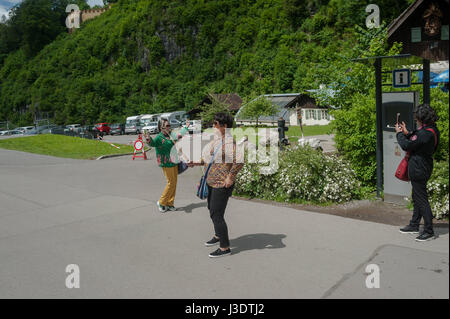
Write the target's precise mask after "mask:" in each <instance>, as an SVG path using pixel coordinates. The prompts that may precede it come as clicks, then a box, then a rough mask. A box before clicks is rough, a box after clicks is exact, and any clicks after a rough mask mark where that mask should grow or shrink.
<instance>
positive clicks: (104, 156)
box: [95, 148, 151, 161]
mask: <svg viewBox="0 0 450 319" xmlns="http://www.w3.org/2000/svg"><path fill="white" fill-rule="evenodd" d="M150 150H151V148H149V149H148V150H146V151H145V153H147V152H148V151H150ZM133 154H134V153H126V154H111V155H102V156H100V157H97V158H96V159H95V160H96V161H98V160H102V159H105V158H112V157H119V156H128V155H133Z"/></svg>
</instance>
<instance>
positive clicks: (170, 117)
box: [161, 111, 188, 122]
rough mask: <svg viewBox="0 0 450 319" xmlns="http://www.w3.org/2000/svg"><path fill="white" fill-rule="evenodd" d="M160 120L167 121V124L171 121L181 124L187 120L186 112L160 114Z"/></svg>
mask: <svg viewBox="0 0 450 319" xmlns="http://www.w3.org/2000/svg"><path fill="white" fill-rule="evenodd" d="M161 118H165V119H168V120H169V122H170V121H171V120H177V121H179V122H183V121H185V120H186V118H188V115H187V114H186V111H175V112H168V113H163V114H161Z"/></svg>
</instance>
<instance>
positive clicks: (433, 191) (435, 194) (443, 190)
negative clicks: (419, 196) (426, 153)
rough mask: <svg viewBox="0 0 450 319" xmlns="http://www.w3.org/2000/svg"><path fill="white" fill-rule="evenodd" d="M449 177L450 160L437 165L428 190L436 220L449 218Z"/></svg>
mask: <svg viewBox="0 0 450 319" xmlns="http://www.w3.org/2000/svg"><path fill="white" fill-rule="evenodd" d="M448 177H449V176H448V160H447V161H442V162H437V163H435V165H434V169H433V174H432V176H431V178H430V180H429V181H428V184H427V190H428V194H429V201H430V206H431V211H432V212H433V215H434V217H435V218H436V219H442V218H444V217H447V218H448V211H449V207H448V205H449V202H448V190H449V185H448V184H449V182H448Z"/></svg>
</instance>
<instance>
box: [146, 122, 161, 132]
mask: <svg viewBox="0 0 450 319" xmlns="http://www.w3.org/2000/svg"><path fill="white" fill-rule="evenodd" d="M142 131H144V132H148V133H150V134H157V133H159V129H158V122H150V123H148V125H147V126H144V127H143V128H142Z"/></svg>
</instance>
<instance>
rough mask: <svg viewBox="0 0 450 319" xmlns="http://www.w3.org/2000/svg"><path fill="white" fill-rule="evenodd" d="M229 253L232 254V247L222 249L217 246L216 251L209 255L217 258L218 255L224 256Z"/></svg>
mask: <svg viewBox="0 0 450 319" xmlns="http://www.w3.org/2000/svg"><path fill="white" fill-rule="evenodd" d="M227 255H231V249H230V248H228V249H227V250H222V249H220V248H217V250H216V251H214V252H212V253H210V254H209V257H211V258H217V257H223V256H227Z"/></svg>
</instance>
